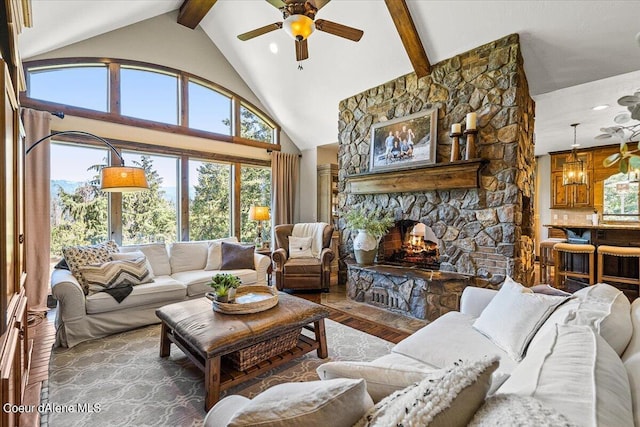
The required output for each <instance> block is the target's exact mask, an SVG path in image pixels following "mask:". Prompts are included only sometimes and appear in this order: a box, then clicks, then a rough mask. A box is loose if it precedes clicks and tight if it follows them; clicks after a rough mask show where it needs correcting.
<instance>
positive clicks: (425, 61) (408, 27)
mask: <svg viewBox="0 0 640 427" xmlns="http://www.w3.org/2000/svg"><path fill="white" fill-rule="evenodd" d="M384 2H385V3H386V4H387V9H389V14H390V15H391V19H393V23H394V24H395V25H396V29H397V30H398V34H399V35H400V39H401V40H402V44H403V45H404V49H405V50H406V51H407V55H409V60H410V61H411V65H413V69H414V71H415V72H416V75H417V76H418V78H420V77H424V76H426V75H427V74H429V71H430V69H431V64H429V58H427V52H425V50H424V46H422V41H421V40H420V36H419V35H418V31H416V26H415V25H414V23H413V19H412V18H411V13H410V12H409V8H408V7H407V2H406V1H405V0H384Z"/></svg>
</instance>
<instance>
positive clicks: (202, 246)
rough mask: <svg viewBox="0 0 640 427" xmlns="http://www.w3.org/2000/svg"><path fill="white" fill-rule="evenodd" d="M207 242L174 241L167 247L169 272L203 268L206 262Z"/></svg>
mask: <svg viewBox="0 0 640 427" xmlns="http://www.w3.org/2000/svg"><path fill="white" fill-rule="evenodd" d="M208 247H209V244H208V243H207V242H176V243H172V244H171V246H170V247H169V263H170V264H171V274H173V273H180V272H181V271H190V270H203V269H204V267H205V265H206V264H207V249H208Z"/></svg>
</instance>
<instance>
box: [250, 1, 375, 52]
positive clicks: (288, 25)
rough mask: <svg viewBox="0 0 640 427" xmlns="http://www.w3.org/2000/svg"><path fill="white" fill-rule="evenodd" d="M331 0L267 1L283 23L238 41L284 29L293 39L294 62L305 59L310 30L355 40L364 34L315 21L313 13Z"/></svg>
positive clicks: (340, 26)
mask: <svg viewBox="0 0 640 427" xmlns="http://www.w3.org/2000/svg"><path fill="white" fill-rule="evenodd" d="M329 1H331V0H267V2H269V3H270V4H271V5H272V6H273V7H275V8H276V9H278V10H280V11H281V12H282V18H283V19H284V22H275V23H273V24H269V25H265V26H264V27H260V28H256V29H255V30H252V31H249V32H246V33H243V34H240V35H239V36H238V38H239V39H240V40H242V41H246V40H250V39H252V38H254V37H258V36H261V35H263V34H266V33H269V32H271V31H274V30H279V29H280V28H284V30H285V31H286V32H287V33H288V34H289V35H290V36H291V37H293V38H294V39H295V42H296V59H297V60H298V61H302V60H305V59H307V58H308V57H309V49H308V47H307V37H309V35H310V34H311V33H312V32H313V30H318V31H324V32H325V33H329V34H333V35H335V36H338V37H343V38H345V39H349V40H353V41H354V42H357V41H359V40H360V39H361V38H362V35H363V34H364V32H363V31H362V30H358V29H356V28H352V27H348V26H346V25H342V24H338V23H336V22H331V21H327V20H324V19H318V20H316V19H315V18H316V13H317V12H318V11H319V10H320V9H322V7H323V6H325V5H326V4H327V3H329Z"/></svg>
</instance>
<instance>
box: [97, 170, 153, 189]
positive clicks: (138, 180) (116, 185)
mask: <svg viewBox="0 0 640 427" xmlns="http://www.w3.org/2000/svg"><path fill="white" fill-rule="evenodd" d="M100 189H101V190H102V191H107V192H123V193H124V192H130V191H142V190H148V189H149V184H148V183H147V177H146V175H145V173H144V169H142V168H134V167H128V166H109V167H104V168H102V169H101V171H100Z"/></svg>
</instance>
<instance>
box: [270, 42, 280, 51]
mask: <svg viewBox="0 0 640 427" xmlns="http://www.w3.org/2000/svg"><path fill="white" fill-rule="evenodd" d="M269 50H270V51H271V53H278V45H277V44H276V43H274V42H271V43H269Z"/></svg>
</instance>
